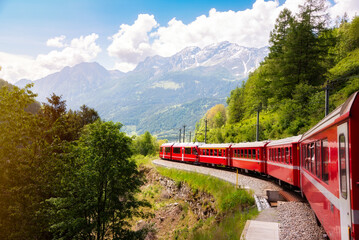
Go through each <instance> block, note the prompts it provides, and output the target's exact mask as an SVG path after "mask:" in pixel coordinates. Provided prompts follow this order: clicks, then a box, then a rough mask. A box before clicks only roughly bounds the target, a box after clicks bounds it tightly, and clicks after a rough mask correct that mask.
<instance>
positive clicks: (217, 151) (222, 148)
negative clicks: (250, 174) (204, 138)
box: [198, 143, 232, 166]
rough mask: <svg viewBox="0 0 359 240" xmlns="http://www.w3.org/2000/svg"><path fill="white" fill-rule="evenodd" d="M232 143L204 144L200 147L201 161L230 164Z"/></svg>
mask: <svg viewBox="0 0 359 240" xmlns="http://www.w3.org/2000/svg"><path fill="white" fill-rule="evenodd" d="M231 145H232V144H227V143H225V144H203V145H201V146H199V147H198V149H199V162H201V163H212V164H216V165H223V166H229V165H230V147H231Z"/></svg>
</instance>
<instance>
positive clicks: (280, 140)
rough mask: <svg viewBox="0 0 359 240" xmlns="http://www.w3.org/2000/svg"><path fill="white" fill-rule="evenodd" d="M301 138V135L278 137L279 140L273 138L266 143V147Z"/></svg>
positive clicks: (288, 142) (296, 140) (297, 140)
mask: <svg viewBox="0 0 359 240" xmlns="http://www.w3.org/2000/svg"><path fill="white" fill-rule="evenodd" d="M301 138H302V135H298V136H293V137H288V138H283V139H279V140H273V141H270V142H269V143H268V145H267V147H272V146H278V145H283V144H291V143H297V142H299V141H300V139H301Z"/></svg>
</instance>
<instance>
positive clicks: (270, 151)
mask: <svg viewBox="0 0 359 240" xmlns="http://www.w3.org/2000/svg"><path fill="white" fill-rule="evenodd" d="M269 160H271V161H273V155H272V149H269Z"/></svg>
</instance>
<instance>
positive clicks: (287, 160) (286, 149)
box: [285, 147, 289, 163]
mask: <svg viewBox="0 0 359 240" xmlns="http://www.w3.org/2000/svg"><path fill="white" fill-rule="evenodd" d="M285 162H286V163H289V148H288V147H286V148H285Z"/></svg>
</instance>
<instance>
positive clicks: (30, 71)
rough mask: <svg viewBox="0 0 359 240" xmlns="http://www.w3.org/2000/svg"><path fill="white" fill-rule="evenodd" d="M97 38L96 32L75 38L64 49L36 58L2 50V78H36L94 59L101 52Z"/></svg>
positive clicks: (0, 60)
mask: <svg viewBox="0 0 359 240" xmlns="http://www.w3.org/2000/svg"><path fill="white" fill-rule="evenodd" d="M97 38H98V35H97V34H95V33H92V34H90V35H87V36H85V37H84V36H81V37H79V38H74V39H72V40H71V42H70V44H68V45H66V46H67V47H64V48H63V49H62V50H60V51H57V50H54V51H51V52H49V53H48V54H40V55H38V56H37V57H36V58H33V57H30V56H22V55H14V54H8V53H4V52H0V65H1V67H2V69H1V71H0V78H3V79H4V80H7V81H10V82H13V83H14V82H16V81H18V80H20V79H22V78H27V79H31V80H36V79H39V78H42V77H45V76H46V75H48V74H51V73H54V72H57V71H60V70H61V69H62V68H64V67H66V66H74V65H76V64H78V63H81V62H88V61H92V60H94V59H95V58H96V57H97V55H98V54H99V53H100V52H101V48H100V47H99V46H98V45H97V44H96V40H97ZM61 42H62V40H61ZM63 46H65V44H64V45H63Z"/></svg>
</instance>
